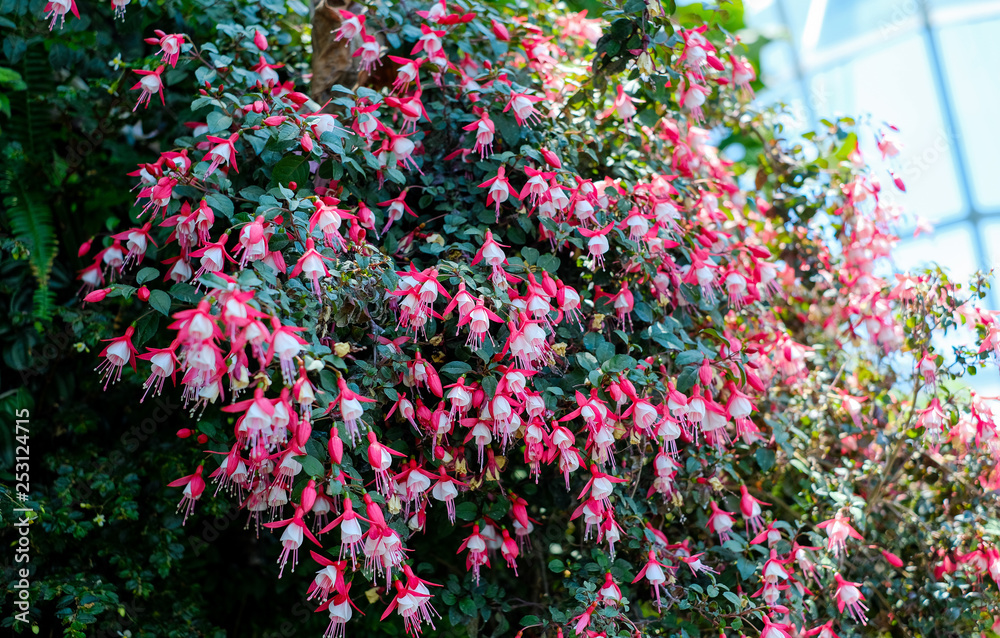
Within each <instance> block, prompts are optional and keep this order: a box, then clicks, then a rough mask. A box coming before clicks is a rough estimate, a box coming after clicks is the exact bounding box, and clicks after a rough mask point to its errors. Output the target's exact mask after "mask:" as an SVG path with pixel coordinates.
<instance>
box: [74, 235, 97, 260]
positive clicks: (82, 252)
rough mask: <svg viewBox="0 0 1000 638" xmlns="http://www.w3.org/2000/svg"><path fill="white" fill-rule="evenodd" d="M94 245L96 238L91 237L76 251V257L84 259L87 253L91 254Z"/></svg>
mask: <svg viewBox="0 0 1000 638" xmlns="http://www.w3.org/2000/svg"><path fill="white" fill-rule="evenodd" d="M93 243H94V238H93V237H91V238H90V239H88V240H87V241H85V242H83V243H82V244H80V249H79V250H77V251H76V256H77V257H83V256H84V255H86V254H87V253H89V252H90V246H91V244H93Z"/></svg>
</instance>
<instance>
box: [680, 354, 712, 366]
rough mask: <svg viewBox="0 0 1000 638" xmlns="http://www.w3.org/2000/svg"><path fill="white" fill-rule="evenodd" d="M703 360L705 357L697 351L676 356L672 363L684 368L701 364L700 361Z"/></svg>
mask: <svg viewBox="0 0 1000 638" xmlns="http://www.w3.org/2000/svg"><path fill="white" fill-rule="evenodd" d="M704 358H705V355H703V354H702V353H700V352H698V351H697V350H688V351H686V352H682V353H680V354H679V355H677V358H676V359H674V363H675V364H677V365H679V366H686V365H691V364H694V363H701V360H702V359H704Z"/></svg>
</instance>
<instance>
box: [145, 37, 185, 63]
mask: <svg viewBox="0 0 1000 638" xmlns="http://www.w3.org/2000/svg"><path fill="white" fill-rule="evenodd" d="M153 33H155V34H156V36H157V37H155V38H146V39H145V42H146V44H152V45H155V46H158V47H160V50H159V51H157V53H159V54H162V58H161V60H162V61H163V63H164V64H168V65H170V67H171V68H173V67H176V66H177V59H178V58H179V57H180V55H181V47H182V46H184V38H185V36H184V34H182V33H170V34H167V33H164V32H163V31H160V30H159V29H156V30H155V31H153Z"/></svg>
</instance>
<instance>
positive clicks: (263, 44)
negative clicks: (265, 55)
mask: <svg viewBox="0 0 1000 638" xmlns="http://www.w3.org/2000/svg"><path fill="white" fill-rule="evenodd" d="M253 43H254V46H256V47H257V48H258V49H260V50H261V51H267V38H266V37H264V32H263V31H260V30H258V31H257V32H255V33H254V34H253Z"/></svg>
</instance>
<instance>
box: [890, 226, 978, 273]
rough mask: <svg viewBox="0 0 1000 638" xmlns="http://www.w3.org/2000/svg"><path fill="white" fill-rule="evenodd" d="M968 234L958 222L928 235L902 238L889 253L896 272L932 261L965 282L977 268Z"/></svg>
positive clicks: (918, 266)
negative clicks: (891, 252)
mask: <svg viewBox="0 0 1000 638" xmlns="http://www.w3.org/2000/svg"><path fill="white" fill-rule="evenodd" d="M971 233H972V227H971V226H970V225H969V224H967V223H962V224H957V225H955V226H951V227H949V228H946V229H944V230H940V231H936V232H934V234H932V235H929V236H928V235H920V236H919V237H918V238H916V239H905V238H904V241H900V243H899V245H898V246H897V247H896V250H895V251H894V252H893V255H894V257H895V266H896V269H897V270H898V271H900V272H902V271H907V270H912V269H916V268H921V267H925V266H929V265H930V264H932V263H935V262H936V263H938V264H940V265H941V266H942V267H943V268H944V269H945V270H946V271H947V272H948V275H949V276H950V277H951V278H952V279H953V280H955V281H956V282H958V283H965V282H968V280H969V278H970V277H971V276H972V273H974V272H976V270H978V269H979V264H978V260H977V258H976V249H975V247H974V245H973V243H972V234H971Z"/></svg>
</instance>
